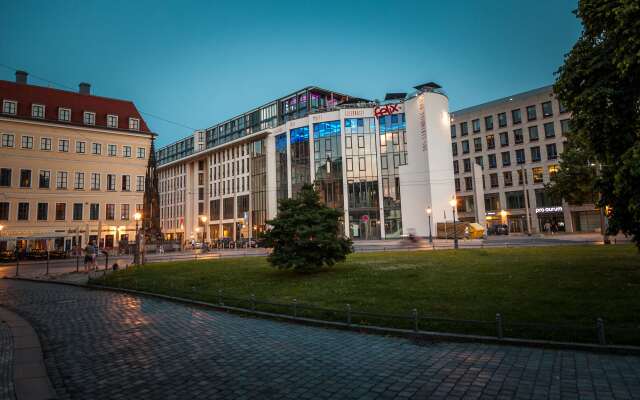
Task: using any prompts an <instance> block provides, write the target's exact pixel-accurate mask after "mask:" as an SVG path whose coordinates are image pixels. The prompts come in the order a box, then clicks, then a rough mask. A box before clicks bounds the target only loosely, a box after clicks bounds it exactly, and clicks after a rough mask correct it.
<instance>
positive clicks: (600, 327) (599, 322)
mask: <svg viewBox="0 0 640 400" xmlns="http://www.w3.org/2000/svg"><path fill="white" fill-rule="evenodd" d="M596 332H597V333H598V344H600V345H602V346H606V344H607V338H606V337H605V334H604V320H603V319H602V318H598V319H596Z"/></svg>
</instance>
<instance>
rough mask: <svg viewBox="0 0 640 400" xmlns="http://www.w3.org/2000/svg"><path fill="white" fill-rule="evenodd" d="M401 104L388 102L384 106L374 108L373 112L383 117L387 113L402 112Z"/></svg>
mask: <svg viewBox="0 0 640 400" xmlns="http://www.w3.org/2000/svg"><path fill="white" fill-rule="evenodd" d="M400 111H401V110H400V104H387V105H384V106H378V107H376V108H374V109H373V114H374V115H375V116H376V117H378V118H379V117H382V116H385V115H391V114H393V113H396V112H400Z"/></svg>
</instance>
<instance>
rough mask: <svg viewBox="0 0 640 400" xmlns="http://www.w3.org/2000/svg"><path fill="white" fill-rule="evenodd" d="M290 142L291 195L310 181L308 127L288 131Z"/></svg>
mask: <svg viewBox="0 0 640 400" xmlns="http://www.w3.org/2000/svg"><path fill="white" fill-rule="evenodd" d="M289 136H290V142H291V196H292V197H293V196H295V195H296V194H297V193H298V192H299V191H300V188H301V187H302V185H304V184H305V183H310V182H311V171H310V167H309V165H310V162H311V160H310V158H309V127H308V126H303V127H301V128H296V129H292V130H291V131H289Z"/></svg>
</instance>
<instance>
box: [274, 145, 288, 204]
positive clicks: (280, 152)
mask: <svg viewBox="0 0 640 400" xmlns="http://www.w3.org/2000/svg"><path fill="white" fill-rule="evenodd" d="M287 190H288V171H287V134H286V133H283V134H281V135H278V136H276V198H277V200H278V201H280V200H282V199H286V198H287Z"/></svg>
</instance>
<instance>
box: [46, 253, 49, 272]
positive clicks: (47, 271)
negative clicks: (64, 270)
mask: <svg viewBox="0 0 640 400" xmlns="http://www.w3.org/2000/svg"><path fill="white" fill-rule="evenodd" d="M45 275H49V250H47V272H46V273H45Z"/></svg>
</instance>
